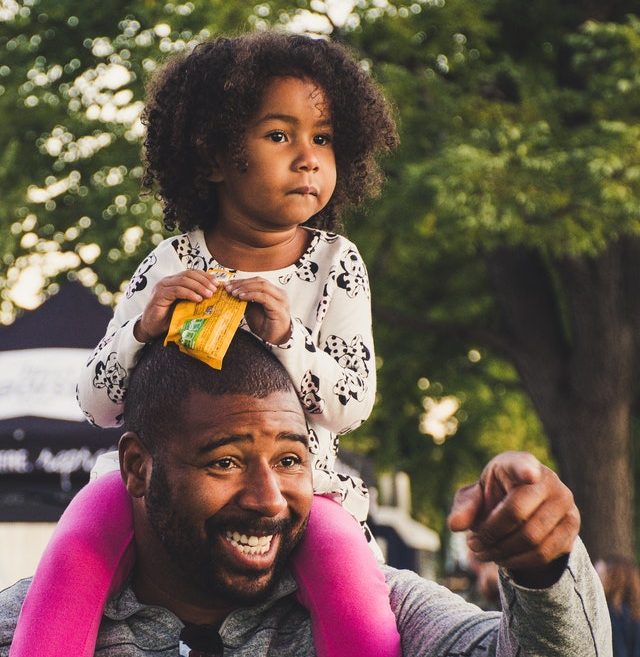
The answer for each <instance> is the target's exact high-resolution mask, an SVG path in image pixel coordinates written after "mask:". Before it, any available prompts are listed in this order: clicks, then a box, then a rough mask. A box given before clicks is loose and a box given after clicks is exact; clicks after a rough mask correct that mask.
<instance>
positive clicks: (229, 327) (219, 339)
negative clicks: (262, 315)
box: [164, 269, 247, 370]
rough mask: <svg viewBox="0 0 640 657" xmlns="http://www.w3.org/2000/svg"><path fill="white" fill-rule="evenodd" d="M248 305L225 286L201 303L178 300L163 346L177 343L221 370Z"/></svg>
mask: <svg viewBox="0 0 640 657" xmlns="http://www.w3.org/2000/svg"><path fill="white" fill-rule="evenodd" d="M208 273H210V274H214V275H215V276H216V278H218V279H220V280H228V279H230V278H232V277H233V275H234V274H233V272H229V271H227V270H226V269H210V270H209V272H208ZM246 306H247V302H246V301H241V300H240V299H236V298H235V297H232V296H231V295H230V294H229V293H228V292H227V291H226V290H225V289H224V288H223V287H219V288H218V289H217V290H216V291H215V292H214V294H213V296H212V297H210V298H209V299H204V300H203V301H200V302H199V303H196V302H195V301H179V302H178V303H177V304H176V307H175V308H174V309H173V315H172V316H171V324H170V325H169V331H168V332H167V337H166V338H165V340H164V345H165V346H166V345H167V344H168V343H169V342H175V343H176V344H177V345H178V348H179V349H180V351H182V352H184V353H185V354H188V355H189V356H193V357H194V358H197V359H198V360H201V361H202V362H203V363H206V364H207V365H209V366H211V367H213V368H214V369H217V370H219V369H222V359H223V358H224V355H225V354H226V353H227V349H228V348H229V344H230V343H231V340H232V339H233V336H234V335H235V332H236V330H237V329H238V326H239V325H240V321H241V320H242V317H243V315H244V310H245V308H246Z"/></svg>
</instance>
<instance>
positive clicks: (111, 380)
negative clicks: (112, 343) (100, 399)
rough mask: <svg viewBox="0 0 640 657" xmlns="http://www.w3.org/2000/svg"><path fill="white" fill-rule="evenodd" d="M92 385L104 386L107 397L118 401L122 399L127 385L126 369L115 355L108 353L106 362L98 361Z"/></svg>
mask: <svg viewBox="0 0 640 657" xmlns="http://www.w3.org/2000/svg"><path fill="white" fill-rule="evenodd" d="M93 385H94V387H96V388H106V390H107V395H108V396H109V399H110V400H111V401H113V402H116V403H119V402H123V401H124V395H125V392H126V387H127V371H126V370H125V369H124V367H122V365H120V363H118V359H117V355H116V354H115V353H110V354H109V356H108V358H107V360H106V362H102V361H98V364H97V365H96V369H95V377H94V378H93Z"/></svg>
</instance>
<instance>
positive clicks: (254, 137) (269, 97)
mask: <svg viewBox="0 0 640 657" xmlns="http://www.w3.org/2000/svg"><path fill="white" fill-rule="evenodd" d="M245 144H246V155H247V164H248V167H247V168H246V170H244V171H239V170H238V168H237V166H236V165H235V163H234V162H233V161H231V159H228V158H225V157H219V158H218V159H217V163H216V166H215V167H214V171H213V173H212V175H211V180H212V181H214V182H216V183H218V199H219V200H218V203H219V209H220V213H219V222H220V223H222V224H227V225H231V224H237V223H240V224H242V225H244V226H247V227H252V228H254V229H257V230H260V231H282V230H286V229H290V228H292V227H295V226H298V225H300V224H301V223H303V222H305V221H307V219H309V218H310V217H311V216H313V215H314V214H316V213H318V212H319V211H320V210H322V208H324V206H325V205H326V204H327V203H328V202H329V199H330V198H331V195H332V194H333V190H334V189H335V186H336V161H335V154H334V151H333V129H332V123H331V109H330V107H329V104H328V101H327V98H326V95H325V93H324V91H323V90H322V89H321V88H320V87H319V86H318V85H317V84H316V83H315V82H313V81H312V80H309V79H306V78H304V79H300V78H292V77H283V78H275V79H274V80H273V82H271V84H270V85H269V86H268V87H267V88H266V90H265V92H264V97H263V99H262V104H261V106H260V109H259V110H258V112H257V113H256V115H255V117H254V118H253V120H252V121H251V123H250V124H249V126H248V127H247V132H246V139H245Z"/></svg>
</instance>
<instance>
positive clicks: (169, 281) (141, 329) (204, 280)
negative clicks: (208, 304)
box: [133, 269, 220, 342]
mask: <svg viewBox="0 0 640 657" xmlns="http://www.w3.org/2000/svg"><path fill="white" fill-rule="evenodd" d="M218 285H220V283H219V282H218V281H217V280H216V278H215V277H214V276H212V275H211V274H207V273H206V272H204V271H200V270H196V269H187V270H186V271H183V272H180V273H179V274H174V275H173V276H165V277H164V278H162V279H160V280H159V281H158V282H157V283H156V285H155V287H154V288H153V294H152V295H151V299H149V303H148V304H147V307H146V308H145V309H144V311H143V313H142V317H141V318H140V319H139V320H138V321H137V322H136V325H135V327H134V329H133V335H134V336H135V338H136V340H138V341H139V342H149V341H150V340H152V339H153V338H157V337H158V336H160V335H162V334H163V333H166V331H167V330H168V328H169V324H170V323H171V313H172V311H173V304H174V303H175V302H176V301H177V300H179V299H185V300H187V301H195V302H196V303H199V302H200V301H202V300H203V299H205V298H207V299H208V298H209V297H211V296H212V295H213V293H214V292H215V291H216V289H217V288H218Z"/></svg>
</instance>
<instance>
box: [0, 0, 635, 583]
mask: <svg viewBox="0 0 640 657" xmlns="http://www.w3.org/2000/svg"><path fill="white" fill-rule="evenodd" d="M271 27H277V28H279V29H284V30H292V31H297V32H307V33H311V34H313V35H315V36H317V37H318V38H329V39H335V40H337V41H340V42H342V43H344V44H347V45H348V46H350V47H352V48H353V49H354V50H355V52H356V53H357V56H358V58H359V59H360V61H361V63H362V66H363V67H365V68H366V69H367V70H368V71H370V72H371V74H372V75H373V76H374V77H375V79H376V80H377V81H378V82H379V83H380V85H382V87H383V88H384V90H385V93H386V95H387V96H388V98H389V99H390V100H391V101H392V102H393V104H394V105H395V107H396V113H397V118H398V121H399V126H400V134H401V139H402V145H401V147H400V149H399V151H398V152H397V153H395V154H394V155H393V157H391V158H389V159H388V160H387V161H385V162H384V169H385V172H386V176H387V184H386V186H385V188H384V191H383V194H382V196H381V197H380V198H379V199H377V200H376V201H375V202H372V203H371V204H370V207H369V208H368V209H367V211H366V212H363V213H359V214H353V215H351V216H348V217H345V224H346V233H347V234H348V236H349V237H350V238H351V239H352V240H354V241H355V242H356V244H357V245H358V247H359V249H360V251H361V252H362V254H363V256H364V258H365V261H366V262H367V264H368V268H369V274H370V278H371V285H372V290H373V310H374V331H375V338H376V346H377V359H378V362H377V365H378V368H379V372H378V376H379V391H378V392H379V394H378V402H377V406H376V409H375V411H374V413H373V415H372V417H371V419H370V420H369V421H368V422H367V423H366V424H365V425H364V426H363V427H362V428H361V429H359V430H358V431H356V432H354V433H352V434H349V435H348V436H346V437H344V438H343V440H342V454H343V455H344V456H343V467H344V468H345V469H348V468H350V469H353V470H356V471H357V472H360V473H361V474H362V475H363V476H364V477H365V479H366V480H367V481H368V483H369V484H370V485H371V486H372V487H374V488H375V491H376V496H377V500H378V504H377V505H374V510H373V513H372V525H373V527H374V529H375V530H376V532H377V534H378V536H379V537H380V539H381V541H382V542H383V544H384V546H385V548H386V550H387V554H388V556H389V560H390V561H391V562H392V563H395V564H398V565H408V566H409V567H413V568H415V569H416V570H418V571H420V572H422V573H423V574H425V575H427V576H441V575H442V574H443V573H447V574H449V575H450V576H451V577H455V573H456V572H457V570H458V569H459V566H460V564H463V565H465V563H466V562H465V554H464V549H463V548H461V547H460V546H459V544H456V542H455V541H454V542H453V544H452V543H451V541H450V540H449V537H448V536H447V535H446V532H445V528H444V519H445V517H446V512H447V509H448V507H449V505H450V502H451V498H452V494H453V491H454V490H455V489H456V488H457V487H458V486H459V485H460V484H463V483H468V482H470V481H473V480H475V479H476V478H477V476H478V474H479V472H480V469H481V468H482V466H483V465H484V464H485V463H486V461H487V460H488V459H489V458H490V457H491V456H492V455H494V454H496V453H498V452H500V451H503V450H506V449H517V450H520V449H526V450H529V451H531V452H533V453H534V454H535V455H536V456H537V457H538V458H540V459H541V460H542V461H544V462H545V463H547V464H549V465H551V466H552V467H555V468H556V469H557V470H558V472H559V473H560V475H561V477H562V478H563V480H564V481H565V482H566V483H567V484H568V485H569V486H570V487H571V489H572V490H573V492H574V494H575V497H576V500H577V503H578V506H579V507H580V510H581V513H582V521H583V530H582V535H583V538H584V540H585V542H586V544H587V546H588V548H589V550H590V553H591V555H592V557H593V558H594V559H597V558H598V557H601V556H604V555H605V554H608V553H610V552H617V553H620V554H623V555H627V556H629V557H633V556H635V554H636V536H637V525H638V523H637V518H636V506H635V504H634V489H635V482H636V481H637V479H638V466H637V458H636V456H635V454H636V450H635V449H634V445H635V443H636V441H637V437H638V431H639V428H638V417H639V410H640V409H639V407H638V382H639V380H640V376H639V375H640V350H639V347H640V118H639V117H640V0H608V1H604V0H579V1H578V0H565V1H564V2H561V3H559V2H557V1H556V0H530V1H529V2H526V3H525V2H522V1H521V0H480V1H479V0H415V1H413V2H404V1H400V0H398V1H394V0H357V1H355V0H325V1H322V0H312V1H310V2H309V1H307V0H297V1H289V2H285V1H282V2H280V1H270V2H261V3H256V2H255V1H252V2H249V1H245V0H237V1H235V2H227V1H223V0H206V1H202V2H186V3H180V2H173V1H167V2H154V1H152V0H136V1H129V2H125V1H123V0H101V1H100V2H83V3H80V2H76V1H72V0H55V1H54V0H23V1H21V2H17V1H13V0H0V118H1V119H2V120H0V289H1V292H0V295H1V298H0V429H1V434H0V435H1V437H0V545H1V546H2V548H1V550H0V584H2V585H6V584H8V583H10V582H12V581H14V580H15V579H17V578H18V577H20V576H23V575H25V574H30V572H32V570H33V564H34V563H35V561H36V560H37V557H38V556H39V553H40V550H41V549H42V545H43V543H44V541H46V539H47V536H48V535H49V532H50V531H51V526H52V524H51V523H52V522H53V521H55V519H56V518H57V517H58V516H59V514H60V513H61V511H62V509H64V506H65V505H66V504H67V503H68V501H69V499H70V498H71V496H72V495H73V494H74V492H76V491H77V490H78V487H79V486H81V485H82V484H83V483H84V482H85V481H86V480H87V478H88V472H89V470H90V469H91V466H92V464H93V462H94V461H95V458H96V456H97V454H99V453H101V452H102V451H104V450H106V449H108V448H109V447H111V446H113V445H115V443H116V442H117V437H118V436H117V431H116V432H115V433H114V432H111V433H106V432H105V433H103V432H99V431H96V430H93V429H91V428H90V427H89V426H88V424H87V423H85V422H84V421H83V420H82V417H81V414H80V413H79V411H78V410H77V409H76V407H75V401H74V386H75V379H76V376H77V372H78V370H79V368H80V367H81V365H82V363H83V361H84V359H85V358H86V355H87V354H88V350H89V349H91V347H92V346H94V345H95V344H96V343H97V341H98V339H99V338H100V337H101V335H102V333H103V331H104V328H105V326H106V323H107V321H108V318H109V317H110V313H111V306H112V305H113V304H114V303H115V302H116V301H117V300H118V297H119V295H120V294H121V293H122V290H123V289H124V286H125V284H126V281H127V279H128V277H129V276H130V275H131V274H132V272H133V270H134V268H135V267H136V265H137V263H138V262H139V261H140V260H142V258H143V257H144V255H145V254H146V253H147V252H148V251H149V250H150V249H151V248H152V247H153V246H154V245H155V244H157V243H158V242H159V241H161V240H162V239H163V238H164V237H166V233H165V232H163V226H162V209H161V206H160V204H159V203H158V202H157V201H156V200H155V199H154V197H153V196H152V195H149V194H147V195H141V189H140V181H141V176H142V168H141V163H140V145H141V137H142V135H143V127H142V125H141V123H140V121H139V117H140V113H141V110H142V106H143V99H144V85H145V82H146V81H147V79H148V77H149V75H150V74H152V73H153V71H154V70H155V69H156V67H157V66H158V65H159V64H160V63H161V62H162V61H163V60H164V59H165V58H166V57H167V56H168V55H170V54H171V53H174V52H177V51H181V50H184V49H189V48H191V47H193V46H194V45H195V43H197V42H198V41H199V40H202V39H205V38H207V37H210V36H215V35H218V34H224V33H234V32H239V31H245V30H264V29H268V28H271ZM456 545H457V547H456ZM467 565H468V564H467Z"/></svg>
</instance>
